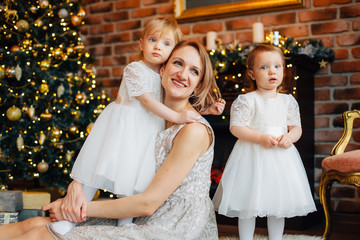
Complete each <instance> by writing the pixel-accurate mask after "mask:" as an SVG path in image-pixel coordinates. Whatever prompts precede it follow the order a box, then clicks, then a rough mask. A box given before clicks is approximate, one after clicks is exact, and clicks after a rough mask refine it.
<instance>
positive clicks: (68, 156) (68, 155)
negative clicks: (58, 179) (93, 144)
mask: <svg viewBox="0 0 360 240" xmlns="http://www.w3.org/2000/svg"><path fill="white" fill-rule="evenodd" d="M73 156H74V151H70V150H68V151H67V152H66V154H65V159H66V161H67V162H71V160H72V158H73Z"/></svg>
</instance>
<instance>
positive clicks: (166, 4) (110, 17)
mask: <svg viewBox="0 0 360 240" xmlns="http://www.w3.org/2000/svg"><path fill="white" fill-rule="evenodd" d="M82 2H83V5H84V8H85V10H86V12H87V17H86V24H85V25H84V27H83V29H82V30H83V34H84V36H85V37H86V46H87V48H88V49H89V50H90V52H91V53H92V54H93V55H94V56H95V58H96V64H95V65H96V69H97V80H98V81H99V82H101V83H102V85H103V87H104V88H105V89H106V91H107V92H108V93H110V94H111V95H112V96H115V95H116V92H117V88H118V86H119V84H120V79H121V75H122V72H123V69H124V66H125V65H126V64H127V63H129V62H130V61H131V60H132V59H134V56H136V54H137V53H138V40H139V32H140V31H141V30H142V28H143V27H144V25H146V23H147V22H148V21H149V20H150V19H151V18H153V17H154V16H157V15H172V14H173V1H172V0H118V1H111V0H82ZM305 5H306V7H305V8H300V9H295V10H283V11H273V12H269V13H262V14H253V15H243V16H238V17H229V18H221V19H215V20H204V21H197V22H190V23H181V24H180V26H181V29H182V31H183V33H184V34H186V35H189V36H191V37H192V38H195V39H199V40H200V41H203V42H204V41H205V36H206V33H207V32H208V31H216V32H217V33H218V37H220V38H221V39H222V41H223V43H230V42H233V41H234V40H238V41H239V42H240V43H243V44H248V43H250V42H251V40H252V24H253V23H254V22H258V21H261V22H263V23H264V25H265V32H266V34H267V33H269V32H271V31H279V32H280V34H281V35H283V36H291V37H294V38H295V40H305V39H309V38H316V39H318V40H322V41H323V43H324V45H325V47H328V48H332V49H333V50H334V51H335V54H336V60H335V62H334V63H333V64H331V65H330V66H329V65H328V66H327V67H326V68H322V69H321V70H320V71H319V72H318V73H317V74H316V76H315V99H316V101H315V128H316V129H315V151H316V156H315V160H314V161H315V165H316V168H315V182H316V183H315V184H316V187H317V186H318V185H319V177H320V173H321V168H320V164H321V160H322V159H323V158H324V157H326V156H328V155H329V154H330V151H331V149H332V147H333V146H334V144H335V143H336V141H337V140H338V139H339V137H340V136H341V132H342V120H341V114H342V112H343V111H345V110H350V109H354V108H357V109H360V32H359V30H360V0H306V4H305ZM304 131H306V129H304ZM355 131H357V135H358V136H359V134H360V130H359V128H358V129H355ZM351 146H352V148H359V146H360V141H359V139H358V140H357V142H355V141H352V142H351ZM332 195H333V197H332V199H333V200H335V201H334V205H335V207H336V208H337V210H338V211H343V212H353V211H355V212H360V190H357V189H356V188H355V187H351V186H345V187H343V186H338V185H334V186H333V192H332Z"/></svg>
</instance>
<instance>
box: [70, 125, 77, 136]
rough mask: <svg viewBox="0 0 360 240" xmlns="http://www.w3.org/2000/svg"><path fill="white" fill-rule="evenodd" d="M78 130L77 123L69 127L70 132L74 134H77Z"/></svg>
mask: <svg viewBox="0 0 360 240" xmlns="http://www.w3.org/2000/svg"><path fill="white" fill-rule="evenodd" d="M77 131H78V127H77V126H75V125H72V126H71V127H70V128H69V132H70V133H72V134H76V132H77Z"/></svg>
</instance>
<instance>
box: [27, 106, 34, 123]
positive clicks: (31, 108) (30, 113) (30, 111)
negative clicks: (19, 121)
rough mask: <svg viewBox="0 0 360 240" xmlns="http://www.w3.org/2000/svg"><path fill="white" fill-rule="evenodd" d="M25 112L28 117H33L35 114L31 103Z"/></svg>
mask: <svg viewBox="0 0 360 240" xmlns="http://www.w3.org/2000/svg"><path fill="white" fill-rule="evenodd" d="M27 114H28V116H29V118H30V119H31V120H32V119H34V116H35V108H34V107H33V106H32V105H31V106H30V107H29V108H28V110H27Z"/></svg>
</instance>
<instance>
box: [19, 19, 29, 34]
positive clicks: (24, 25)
mask: <svg viewBox="0 0 360 240" xmlns="http://www.w3.org/2000/svg"><path fill="white" fill-rule="evenodd" d="M16 28H17V30H18V31H19V32H21V33H24V32H27V31H28V30H29V23H28V22H27V21H26V20H23V19H22V20H19V21H17V22H16Z"/></svg>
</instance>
